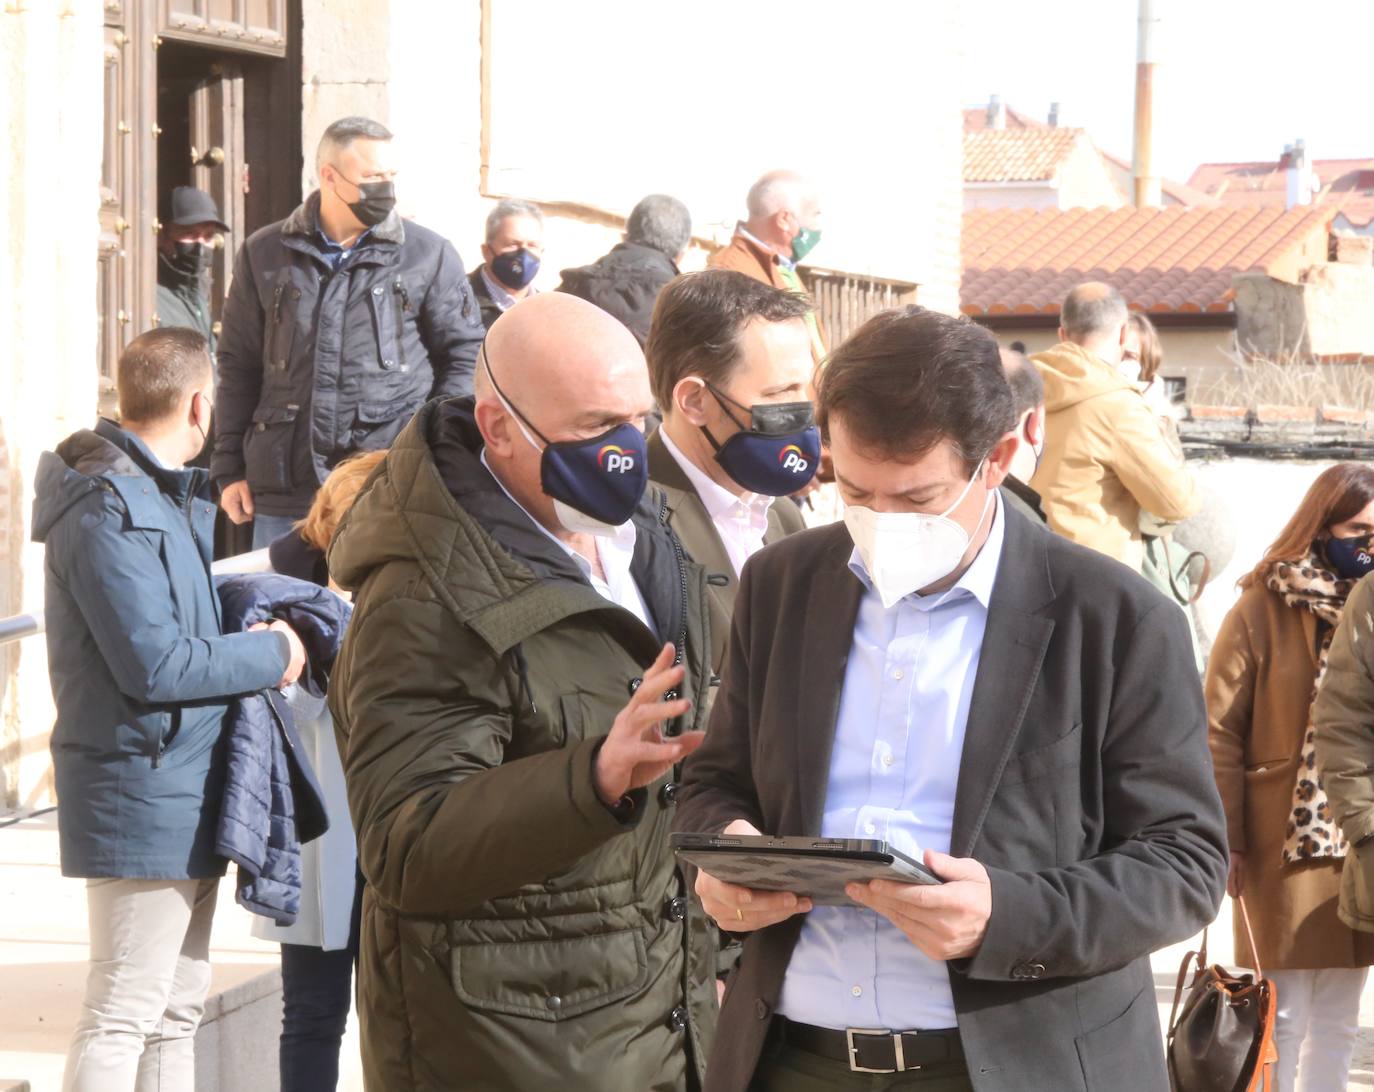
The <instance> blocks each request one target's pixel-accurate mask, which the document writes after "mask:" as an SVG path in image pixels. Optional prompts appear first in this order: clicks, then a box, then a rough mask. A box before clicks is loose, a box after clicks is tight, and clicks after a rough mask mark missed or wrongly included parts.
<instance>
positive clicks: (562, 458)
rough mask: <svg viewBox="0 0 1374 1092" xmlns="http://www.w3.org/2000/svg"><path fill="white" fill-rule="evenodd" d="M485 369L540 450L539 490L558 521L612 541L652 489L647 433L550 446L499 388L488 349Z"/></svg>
mask: <svg viewBox="0 0 1374 1092" xmlns="http://www.w3.org/2000/svg"><path fill="white" fill-rule="evenodd" d="M482 364H483V366H484V367H485V368H486V369H487V376H488V378H490V379H491V385H492V388H493V389H494V390H495V391H496V396H497V397H498V398H499V399H501V404H502V405H504V406H505V407H506V409H508V410H510V412H511V415H512V416H513V417H514V418H515V422H516V424H517V425H519V426H520V431H521V433H523V434H524V437H525V439H526V440H528V441H529V444H530V446H531V447H533V448H535V449H536V450H542V455H541V456H540V460H539V481H540V486H541V487H542V488H543V490H544V492H545V493H546V494H547V495H548V496H549V497H551V498H553V507H554V512H555V513H556V514H557V516H558V521H559V522H560V523H561V524H563V526H564V527H566V528H567V529H568V530H569V531H572V532H573V533H574V534H590V535H607V536H609V535H614V534H615V532H616V530H617V529H618V528H619V527H620V526H621V525H622V524H624V523H625V522H626V521H628V520H629V518H630V517H631V516H632V515H633V514H634V510H635V508H636V506H637V505H638V504H639V501H640V498H641V497H643V496H644V490H645V488H646V487H647V486H648V484H649V460H648V457H647V453H646V449H645V446H644V433H642V432H641V431H640V430H639V429H637V428H635V426H634V425H631V424H628V423H627V424H623V425H617V426H616V427H615V428H612V429H607V430H606V431H605V432H603V433H602V434H601V435H600V436H595V437H593V438H592V439H590V440H558V441H550V440H548V439H547V438H546V437H545V436H544V434H543V433H542V432H540V431H539V430H538V429H537V428H535V427H534V425H533V424H531V423H530V421H529V420H528V419H527V418H526V417H525V415H524V414H523V413H521V412H520V411H519V410H518V409H516V408H515V406H514V405H512V404H511V401H510V399H509V398H507V397H506V396H505V395H504V394H503V393H502V392H501V388H500V387H498V386H497V385H496V377H495V376H494V375H492V374H491V362H490V361H489V360H488V359H487V350H486V346H485V345H483V346H482ZM531 432H533V433H534V436H531V435H530V433H531ZM535 436H537V437H539V441H536V440H535V438H534V437H535ZM540 441H542V443H543V445H544V446H543V448H542V449H541V448H540V447H539V442H540Z"/></svg>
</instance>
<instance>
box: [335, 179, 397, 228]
mask: <svg viewBox="0 0 1374 1092" xmlns="http://www.w3.org/2000/svg"><path fill="white" fill-rule="evenodd" d="M339 177H340V178H343V180H344V181H345V182H347V183H348V184H349V185H350V186H353V187H355V188H356V189H357V191H358V200H356V201H350V202H349V203H348V211H349V212H351V213H353V215H354V216H356V217H357V218H358V223H360V224H362V225H363V227H369V228H373V227H376V226H377V225H378V224H380V223H381V222H382V221H383V220H385V219H386V218H387V217H388V216H390V215H391V210H392V209H394V208H395V207H396V183H395V182H354V181H353V180H352V179H350V178H345V177H344V176H343V175H342V174H340V175H339Z"/></svg>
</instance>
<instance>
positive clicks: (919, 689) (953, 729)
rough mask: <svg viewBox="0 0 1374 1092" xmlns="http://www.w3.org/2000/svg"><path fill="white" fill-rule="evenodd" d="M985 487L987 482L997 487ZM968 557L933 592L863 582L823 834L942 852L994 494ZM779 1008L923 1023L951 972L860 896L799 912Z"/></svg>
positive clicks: (916, 855)
mask: <svg viewBox="0 0 1374 1092" xmlns="http://www.w3.org/2000/svg"><path fill="white" fill-rule="evenodd" d="M994 497H996V494H994ZM994 503H995V505H996V507H995V510H994V512H993V514H992V520H993V524H992V530H991V531H990V532H989V534H988V539H987V542H985V543H984V544H983V548H982V550H980V551H979V553H978V556H977V557H976V558H974V561H973V564H972V565H970V566H969V568H968V571H967V572H965V573H964V575H963V576H962V577H961V578H960V579H959V581H958V583H956V584H955V585H954V586H953V587H951V588H949V589H947V590H946V591H943V592H940V593H938V594H935V595H927V596H919V595H915V594H912V595H908V596H906V598H904V599H902V600H900V601H899V602H897V603H895V604H894V605H893V606H892V607H891V609H885V608H884V607H883V604H882V600H881V599H879V597H878V594H877V592H876V591H875V590H874V589H873V585H872V582H871V581H870V580H869V578H868V573H867V571H866V570H865V569H864V566H863V562H862V561H861V560H860V558H859V553H858V551H857V550H856V551H855V552H854V554H853V556H852V557H851V558H850V561H849V567H850V569H851V570H852V571H853V572H854V574H855V576H856V577H857V578H858V579H859V580H860V581H862V583H863V585H864V588H865V591H864V595H863V599H862V600H861V601H860V604H859V615H858V620H857V622H856V623H855V626H854V643H853V645H852V646H851V648H850V652H849V662H848V664H847V666H846V668H845V675H844V689H843V691H842V692H841V695H840V708H839V715H838V719H837V721H836V729H835V745H834V749H833V751H832V752H831V756H830V777H829V781H828V783H827V786H826V795H825V811H824V816H823V818H822V821H821V835H822V836H823V837H826V838H881V839H885V840H886V841H887V842H888V843H890V844H891V845H892V847H893V848H894V849H897V850H899V851H900V852H902V853H904V854H906V855H907V856H908V857H911V858H913V859H915V860H918V861H919V860H920V859H921V857H922V854H924V852H925V851H926V850H927V849H934V850H938V851H940V852H942V853H948V852H949V849H950V833H951V828H952V826H953V822H954V792H955V788H956V786H957V785H958V783H959V767H960V763H961V761H962V757H963V748H964V731H965V728H966V726H967V724H968V710H969V702H970V700H971V698H972V696H973V680H974V676H975V675H976V674H977V671H978V661H979V657H980V654H981V651H982V645H983V633H984V630H985V628H986V625H987V613H988V603H989V601H990V600H991V597H992V589H993V584H994V582H995V580H996V577H997V564H998V561H999V559H1000V558H1001V555H1002V541H1003V522H1002V521H1003V513H1002V502H1001V498H1000V497H998V498H996V500H995V501H994ZM778 1011H779V1012H781V1013H783V1014H785V1015H786V1016H787V1017H788V1018H789V1019H792V1020H797V1021H800V1022H801V1023H805V1024H815V1025H818V1026H820V1027H826V1028H835V1029H842V1028H851V1027H863V1028H887V1029H890V1030H893V1031H914V1030H926V1031H933V1030H936V1029H939V1028H952V1027H954V1026H955V1025H956V1023H957V1021H956V1019H955V1014H954V996H953V992H952V991H951V989H950V984H949V972H948V970H947V968H946V965H945V963H944V962H942V961H937V960H932V959H929V958H927V957H926V956H924V955H922V954H921V952H920V950H919V949H917V947H916V946H915V945H914V944H912V943H911V941H909V940H908V939H907V938H906V936H905V935H904V934H903V933H902V932H901V931H900V930H898V929H897V927H896V926H894V925H892V924H891V923H890V922H888V920H887V919H886V918H883V917H880V916H879V915H877V914H875V913H874V912H873V911H871V910H867V909H865V908H863V907H859V906H853V905H850V906H817V907H815V908H814V909H813V910H812V911H811V912H810V913H809V914H807V915H806V920H805V923H804V924H803V926H802V931H801V937H800V939H799V940H798V942H797V947H796V949H795V951H794V952H793V954H792V962H791V963H790V965H789V966H788V969H787V977H786V979H785V980H784V982H783V988H782V996H781V998H780V1000H779V1004H778Z"/></svg>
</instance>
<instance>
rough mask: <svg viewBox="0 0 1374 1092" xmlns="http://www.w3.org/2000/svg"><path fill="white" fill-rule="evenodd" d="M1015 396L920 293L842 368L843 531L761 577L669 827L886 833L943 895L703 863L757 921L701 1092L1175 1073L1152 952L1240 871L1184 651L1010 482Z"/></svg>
mask: <svg viewBox="0 0 1374 1092" xmlns="http://www.w3.org/2000/svg"><path fill="white" fill-rule="evenodd" d="M1012 405H1013V403H1012V397H1011V392H1010V389H1009V388H1008V385H1007V383H1006V381H1005V379H1004V378H1003V375H1002V367H1001V363H1000V361H999V359H998V354H997V345H996V342H995V341H994V340H993V338H992V335H991V334H989V333H988V332H987V331H986V330H983V329H981V328H979V327H977V326H975V325H973V324H972V323H970V322H968V321H967V320H964V319H958V318H950V317H948V316H944V315H940V314H936V313H934V312H929V311H925V310H923V309H921V308H907V309H905V310H904V311H893V312H888V313H886V314H883V315H880V316H878V317H876V318H874V319H872V320H870V321H869V322H868V323H866V324H865V325H864V326H863V327H862V328H861V329H860V330H859V331H858V332H857V333H856V334H854V336H853V337H851V338H850V339H849V341H848V342H846V343H845V344H844V345H843V346H841V347H840V348H839V349H838V350H837V351H836V352H835V353H834V354H833V355H832V356H831V358H830V362H829V364H828V366H827V368H826V371H825V373H824V374H823V375H822V377H821V379H820V387H819V391H818V407H817V408H818V420H819V423H820V425H821V427H822V430H823V431H824V432H825V433H826V435H827V438H828V440H829V443H830V452H831V457H832V459H833V462H834V469H835V480H836V483H837V485H838V487H839V489H840V492H841V496H842V497H843V499H844V500H845V502H846V505H847V507H846V511H845V520H844V523H843V524H836V525H834V526H831V527H825V528H819V529H817V530H813V531H805V532H802V533H801V534H799V535H793V536H792V537H790V538H788V539H785V540H784V541H782V542H780V543H778V544H776V545H774V546H772V547H769V548H768V549H767V550H764V551H763V552H762V553H760V554H758V555H757V556H756V557H754V558H752V559H751V560H750V561H749V563H748V564H747V565H746V566H745V569H744V574H743V578H742V580H741V583H740V589H739V596H738V599H737V602H736V607H735V617H734V629H733V634H732V638H731V645H730V654H729V659H728V661H727V664H726V668H725V672H724V684H723V685H722V687H721V689H720V691H719V693H718V695H717V697H716V701H715V706H714V709H713V713H712V719H711V722H710V725H709V728H708V731H707V733H706V741H705V743H704V744H703V745H702V747H701V749H700V750H699V751H698V752H697V754H696V755H694V756H693V757H692V758H691V759H689V760H688V762H687V765H686V769H685V772H684V776H683V787H682V790H681V792H680V794H679V814H678V818H677V822H676V824H675V825H676V826H677V827H678V828H679V829H682V830H691V831H723V832H725V833H727V834H748V833H753V832H757V831H763V832H766V833H768V834H780V835H803V836H807V837H823V838H827V839H829V838H845V839H850V838H871V839H884V840H886V841H887V842H888V843H889V844H891V845H892V846H893V847H894V848H896V849H897V850H899V851H901V852H904V853H905V854H907V855H908V856H911V857H914V858H918V859H920V860H922V862H923V863H924V864H925V866H926V867H927V868H928V869H929V870H930V871H932V872H933V873H935V875H936V876H938V877H939V878H940V879H941V880H942V881H943V882H942V883H940V884H937V885H931V886H927V885H914V884H906V883H902V884H897V883H884V882H881V881H876V882H871V883H850V884H849V885H848V887H847V890H846V894H847V896H848V898H849V900H851V901H850V902H849V903H847V904H846V905H842V906H814V907H813V906H812V905H811V901H810V899H808V898H807V892H805V891H800V892H797V893H795V894H794V893H786V894H778V893H768V892H764V891H753V892H749V891H747V890H745V889H744V888H740V887H736V886H733V885H730V884H726V883H723V882H721V881H719V880H717V879H715V878H713V877H711V876H709V875H708V874H706V873H705V872H702V873H700V874H699V875H698V879H697V883H696V890H697V893H698V895H699V896H700V898H701V901H702V905H703V907H704V909H705V910H706V912H707V914H708V915H709V916H710V917H712V918H713V919H714V920H715V921H716V922H717V923H718V924H719V925H720V926H721V927H722V928H723V929H726V930H729V931H731V932H734V933H738V934H743V935H745V936H746V937H747V939H746V940H745V945H744V953H743V956H742V958H741V961H740V964H739V968H738V970H737V971H736V972H735V974H734V975H733V976H732V977H731V979H730V982H729V984H728V986H727V989H726V993H725V999H724V1007H723V1009H722V1013H721V1020H720V1024H719V1030H718V1033H717V1038H716V1043H715V1047H714V1050H713V1052H712V1054H711V1058H710V1062H709V1065H708V1067H707V1071H706V1081H705V1089H706V1092H744V1090H745V1089H746V1088H754V1089H763V1090H766V1092H773V1090H778V1089H787V1090H803V1092H805V1090H811V1089H823V1088H824V1089H832V1088H841V1089H844V1088H852V1089H874V1088H879V1087H881V1088H897V1087H901V1088H906V1087H911V1088H918V1087H926V1085H925V1084H923V1083H918V1082H920V1081H930V1082H931V1084H930V1087H932V1088H935V1087H938V1088H941V1089H944V1090H947V1092H953V1090H958V1089H976V1090H977V1092H1068V1090H1077V1092H1085V1090H1086V1092H1108V1090H1111V1092H1115V1090H1117V1089H1121V1088H1126V1087H1128V1088H1130V1089H1132V1090H1137V1089H1138V1090H1142V1092H1144V1090H1151V1092H1154V1090H1160V1092H1162V1090H1164V1089H1167V1088H1168V1079H1167V1076H1166V1073H1165V1066H1164V1054H1163V1050H1162V1046H1161V1037H1160V1029H1159V1017H1158V1013H1157V1009H1156V1005H1155V988H1154V979H1153V976H1152V974H1151V970H1150V960H1149V956H1150V953H1151V952H1152V951H1153V950H1155V949H1157V948H1159V947H1162V946H1164V945H1167V944H1169V943H1172V942H1176V941H1178V940H1180V939H1182V938H1184V937H1186V936H1188V935H1189V934H1191V933H1193V932H1194V931H1196V930H1197V929H1199V928H1200V927H1201V926H1202V925H1204V924H1205V923H1207V922H1209V921H1211V920H1212V918H1213V917H1214V916H1215V913H1216V910H1217V907H1218V905H1219V903H1220V901H1221V898H1222V895H1223V893H1224V888H1225V882H1226V864H1227V853H1226V841H1225V827H1224V822H1223V818H1222V811H1221V804H1220V801H1219V799H1218V797H1217V792H1216V788H1215V785H1214V784H1213V780H1212V772H1211V763H1210V760H1209V756H1208V749H1207V717H1206V712H1205V710H1204V708H1203V701H1202V691H1201V686H1200V684H1199V682H1198V676H1197V672H1196V670H1195V668H1194V666H1193V658H1192V647H1191V642H1190V640H1189V637H1188V631H1187V626H1186V624H1185V622H1184V619H1183V617H1182V616H1181V615H1180V613H1179V612H1178V610H1177V609H1175V607H1174V606H1173V605H1172V604H1170V603H1169V602H1168V601H1167V600H1166V599H1165V598H1164V597H1163V596H1161V595H1160V594H1159V593H1158V592H1156V591H1155V590H1154V589H1153V588H1152V587H1150V586H1149V585H1148V584H1147V583H1146V582H1145V581H1144V580H1143V579H1142V578H1141V577H1139V576H1138V575H1137V574H1136V573H1134V572H1131V571H1130V570H1128V569H1127V568H1125V567H1124V566H1122V565H1119V564H1116V563H1114V562H1113V561H1111V560H1110V559H1108V558H1105V557H1102V556H1101V555H1099V554H1097V553H1094V552H1093V551H1091V550H1087V549H1084V548H1081V547H1079V546H1076V545H1074V544H1072V543H1070V542H1068V541H1067V540H1065V539H1063V538H1060V537H1058V536H1056V535H1052V534H1050V533H1048V532H1047V531H1045V530H1044V529H1043V528H1041V527H1039V526H1036V525H1035V524H1034V523H1032V522H1031V521H1030V520H1028V519H1027V518H1026V517H1024V516H1023V515H1021V514H1020V513H1019V512H1017V511H1015V510H1013V509H1012V508H1011V507H1010V506H1009V505H1007V504H1006V503H1005V502H1004V501H1003V500H1002V499H1001V496H1000V493H999V490H998V487H999V486H1000V485H1001V484H1002V482H1003V481H1004V480H1005V478H1006V474H1007V469H1008V464H1009V462H1010V459H1011V455H1012V453H1013V451H1014V450H1015V446H1016V440H1015V437H1014V436H1013V435H1012V434H1011V430H1012V428H1013V427H1014V424H1015V414H1014V412H1013V409H1012ZM873 1029H878V1030H876V1031H875V1030H873ZM918 1069H919V1070H920V1072H919V1073H915V1072H913V1071H914V1070H918ZM872 1072H881V1073H888V1074H894V1073H908V1074H910V1075H909V1076H907V1077H905V1078H902V1077H894V1078H889V1079H888V1080H880V1081H879V1082H878V1083H875V1079H874V1078H872V1077H870V1076H869V1075H868V1074H869V1073H872Z"/></svg>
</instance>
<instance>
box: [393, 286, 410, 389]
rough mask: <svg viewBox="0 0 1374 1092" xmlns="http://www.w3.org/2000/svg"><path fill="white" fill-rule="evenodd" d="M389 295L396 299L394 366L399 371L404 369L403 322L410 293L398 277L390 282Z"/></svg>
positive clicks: (407, 309) (408, 305)
mask: <svg viewBox="0 0 1374 1092" xmlns="http://www.w3.org/2000/svg"><path fill="white" fill-rule="evenodd" d="M391 296H392V299H393V300H395V301H396V331H395V337H396V367H397V369H398V370H400V371H405V364H406V358H405V322H406V312H407V311H409V310H410V293H409V292H407V291H406V286H405V282H404V281H402V280H401V278H400V277H397V278H396V280H395V281H393V282H392V285H391Z"/></svg>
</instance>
